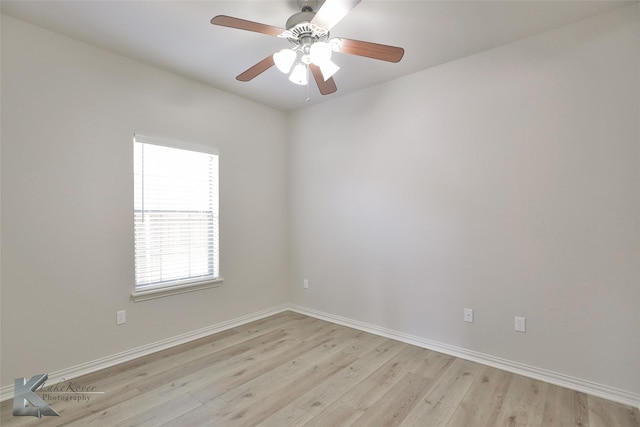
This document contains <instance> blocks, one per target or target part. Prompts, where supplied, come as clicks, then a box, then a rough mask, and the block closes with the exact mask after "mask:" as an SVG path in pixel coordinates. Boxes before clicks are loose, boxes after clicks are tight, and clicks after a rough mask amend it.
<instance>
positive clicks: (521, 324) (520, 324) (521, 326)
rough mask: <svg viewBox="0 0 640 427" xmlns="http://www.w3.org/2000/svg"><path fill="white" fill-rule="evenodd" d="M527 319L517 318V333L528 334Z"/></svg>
mask: <svg viewBox="0 0 640 427" xmlns="http://www.w3.org/2000/svg"><path fill="white" fill-rule="evenodd" d="M526 325H527V324H526V319H525V318H524V317H518V316H516V332H526V331H527V327H526Z"/></svg>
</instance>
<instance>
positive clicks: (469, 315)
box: [464, 308, 473, 323]
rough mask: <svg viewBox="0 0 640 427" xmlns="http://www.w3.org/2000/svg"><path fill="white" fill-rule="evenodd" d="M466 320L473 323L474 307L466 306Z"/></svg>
mask: <svg viewBox="0 0 640 427" xmlns="http://www.w3.org/2000/svg"><path fill="white" fill-rule="evenodd" d="M464 321H465V322H471V323H473V309H472V308H465V309H464Z"/></svg>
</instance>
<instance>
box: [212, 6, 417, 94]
mask: <svg viewBox="0 0 640 427" xmlns="http://www.w3.org/2000/svg"><path fill="white" fill-rule="evenodd" d="M315 3H316V2H315V1H313V0H298V5H299V6H300V7H301V8H302V11H301V12H298V13H295V14H294V15H292V16H291V17H289V19H288V20H287V23H286V29H282V28H278V27H274V26H271V25H266V24H261V23H259V22H253V21H247V20H245V19H240V18H233V17H231V16H226V15H218V16H215V17H213V18H212V19H211V23H212V24H214V25H221V26H223V27H230V28H237V29H240V30H246V31H253V32H256V33H262V34H267V35H270V36H276V37H281V38H286V39H287V40H289V42H291V43H292V44H293V45H294V47H293V48H290V49H282V50H280V51H279V52H276V53H274V54H273V55H269V56H267V57H266V58H264V59H263V60H262V61H260V62H258V63H257V64H255V65H254V66H252V67H250V68H249V69H247V70H246V71H244V72H242V73H241V74H239V75H238V76H237V77H236V79H237V80H239V81H241V82H248V81H250V80H252V79H253V78H255V77H256V76H258V75H260V74H261V73H263V72H264V71H266V70H268V69H269V68H271V67H272V66H274V65H276V67H277V68H278V69H279V70H280V71H282V72H283V73H286V74H290V75H289V80H291V81H292V82H293V83H296V84H300V85H306V84H308V77H307V76H308V70H310V71H311V74H312V75H313V78H314V80H315V81H316V84H317V85H318V89H319V90H320V93H321V94H322V95H328V94H330V93H333V92H335V91H336V90H337V87H336V84H335V81H334V80H333V77H332V76H333V74H335V72H336V71H338V70H339V69H340V67H338V66H337V65H336V64H335V63H333V62H332V61H331V54H332V52H341V53H347V54H350V55H358V56H364V57H367V58H373V59H380V60H383V61H388V62H399V61H400V60H401V59H402V56H403V55H404V49H403V48H401V47H395V46H388V45H383V44H378V43H371V42H365V41H360V40H353V39H346V38H343V37H340V38H329V31H330V30H331V29H332V28H333V27H334V26H335V25H336V24H337V23H338V22H340V20H341V19H342V18H344V17H345V16H346V15H347V13H349V11H350V10H351V9H353V8H354V7H355V6H356V5H357V4H358V3H360V0H326V1H325V2H324V4H322V6H321V7H320V9H319V10H318V11H317V12H314V10H313V5H315Z"/></svg>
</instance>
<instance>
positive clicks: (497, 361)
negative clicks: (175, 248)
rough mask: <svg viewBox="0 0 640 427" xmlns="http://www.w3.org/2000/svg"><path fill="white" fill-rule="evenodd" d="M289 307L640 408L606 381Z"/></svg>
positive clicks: (637, 400)
mask: <svg viewBox="0 0 640 427" xmlns="http://www.w3.org/2000/svg"><path fill="white" fill-rule="evenodd" d="M289 310H291V311H295V312H296V313H300V314H304V315H307V316H311V317H315V318H317V319H321V320H326V321H328V322H332V323H337V324H339V325H343V326H348V327H350V328H354V329H358V330H361V331H364V332H369V333H372V334H375V335H380V336H383V337H386V338H391V339H394V340H397V341H401V342H405V343H407V344H412V345H415V346H418V347H422V348H426V349H429V350H433V351H437V352H439V353H444V354H448V355H450V356H455V357H459V358H461V359H466V360H470V361H472V362H477V363H481V364H483V365H488V366H491V367H494V368H498V369H502V370H504V371H507V372H512V373H514V374H518V375H523V376H525V377H529V378H533V379H536V380H540V381H544V382H547V383H550V384H555V385H558V386H561V387H565V388H568V389H571V390H576V391H580V392H583V393H586V394H590V395H593V396H597V397H601V398H603V399H607V400H611V401H614V402H618V403H622V404H624V405H629V406H633V407H636V408H640V394H637V393H632V392H629V391H625V390H620V389H616V388H613V387H609V386H606V385H602V384H598V383H594V382H591V381H587V380H583V379H580V378H575V377H571V376H569V375H564V374H560V373H557V372H553V371H548V370H546V369H541V368H536V367H535V366H529V365H525V364H523V363H519V362H514V361H511V360H507V359H502V358H500V357H496V356H492V355H489V354H484V353H479V352H477V351H472V350H468V349H465V348H461V347H456V346H452V345H449V344H444V343H440V342H437V341H432V340H428V339H425V338H421V337H418V336H415V335H410V334H405V333H403V332H398V331H394V330H392V329H387V328H383V327H380V326H376V325H371V324H369V323H364V322H360V321H357V320H353V319H348V318H345V317H341V316H336V315H333V314H329V313H324V312H322V311H318V310H314V309H311V308H306V307H300V306H297V305H290V306H289Z"/></svg>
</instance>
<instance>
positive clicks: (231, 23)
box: [211, 15, 284, 36]
mask: <svg viewBox="0 0 640 427" xmlns="http://www.w3.org/2000/svg"><path fill="white" fill-rule="evenodd" d="M211 23H212V24H213V25H221V26H223V27H230V28H237V29H239V30H246V31H253V32H255V33H262V34H268V35H270V36H278V35H280V34H282V33H283V32H284V29H282V28H278V27H273V26H271V25H267V24H261V23H259V22H253V21H247V20H246V19H240V18H233V17H231V16H226V15H218V16H214V17H213V18H211Z"/></svg>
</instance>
